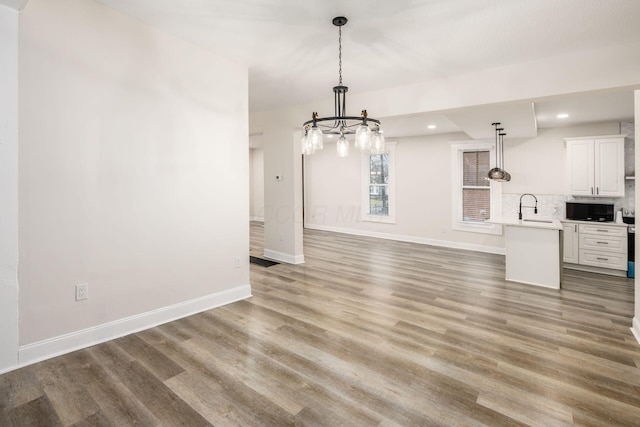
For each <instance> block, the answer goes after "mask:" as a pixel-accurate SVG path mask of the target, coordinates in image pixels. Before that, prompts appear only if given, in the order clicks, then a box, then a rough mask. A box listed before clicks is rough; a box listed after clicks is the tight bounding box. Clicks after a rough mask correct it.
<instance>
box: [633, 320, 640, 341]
mask: <svg viewBox="0 0 640 427" xmlns="http://www.w3.org/2000/svg"><path fill="white" fill-rule="evenodd" d="M632 324H633V326H632V327H631V333H632V334H633V336H634V337H636V341H638V344H640V319H638V318H637V317H634V318H633V323H632Z"/></svg>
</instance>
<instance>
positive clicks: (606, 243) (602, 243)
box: [596, 242, 609, 245]
mask: <svg viewBox="0 0 640 427" xmlns="http://www.w3.org/2000/svg"><path fill="white" fill-rule="evenodd" d="M596 243H597V244H599V245H608V244H609V242H596Z"/></svg>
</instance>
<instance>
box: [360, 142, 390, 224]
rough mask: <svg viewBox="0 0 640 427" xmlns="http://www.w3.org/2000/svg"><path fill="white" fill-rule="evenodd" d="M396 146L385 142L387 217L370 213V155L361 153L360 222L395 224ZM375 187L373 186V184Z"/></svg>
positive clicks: (366, 152)
mask: <svg viewBox="0 0 640 427" xmlns="http://www.w3.org/2000/svg"><path fill="white" fill-rule="evenodd" d="M396 145H397V142H395V141H387V142H385V146H386V153H387V154H388V155H389V164H388V167H389V169H388V170H389V182H388V183H387V184H385V185H386V187H387V194H388V196H389V200H388V203H389V214H388V215H374V214H371V213H369V212H370V198H369V187H370V186H371V185H372V184H371V182H370V177H371V175H370V173H371V171H370V166H371V155H372V154H371V153H370V152H368V151H365V152H363V154H362V162H361V168H360V170H361V175H362V185H361V187H362V191H361V193H362V201H361V206H362V212H361V218H362V221H366V222H381V223H386V224H395V223H396V174H395V170H396V168H395V161H396V160H395V159H396ZM374 185H375V184H374Z"/></svg>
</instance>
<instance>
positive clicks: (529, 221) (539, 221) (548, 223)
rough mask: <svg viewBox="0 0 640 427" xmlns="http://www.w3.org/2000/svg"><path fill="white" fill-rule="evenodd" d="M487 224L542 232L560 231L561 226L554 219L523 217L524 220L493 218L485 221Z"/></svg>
mask: <svg viewBox="0 0 640 427" xmlns="http://www.w3.org/2000/svg"><path fill="white" fill-rule="evenodd" d="M485 222H488V223H489V224H500V225H513V226H516V227H528V228H540V229H544V230H562V224H561V223H560V220H557V219H555V218H537V217H525V218H524V219H518V217H515V216H514V217H502V216H501V217H494V218H490V219H488V220H486V221H485Z"/></svg>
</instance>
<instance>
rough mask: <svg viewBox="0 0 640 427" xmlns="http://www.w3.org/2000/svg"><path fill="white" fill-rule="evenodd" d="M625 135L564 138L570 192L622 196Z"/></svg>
mask: <svg viewBox="0 0 640 427" xmlns="http://www.w3.org/2000/svg"><path fill="white" fill-rule="evenodd" d="M625 136H626V135H613V136H597V137H583V138H565V141H566V142H567V170H568V179H569V193H570V194H572V195H574V196H588V197H624V138H625Z"/></svg>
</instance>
